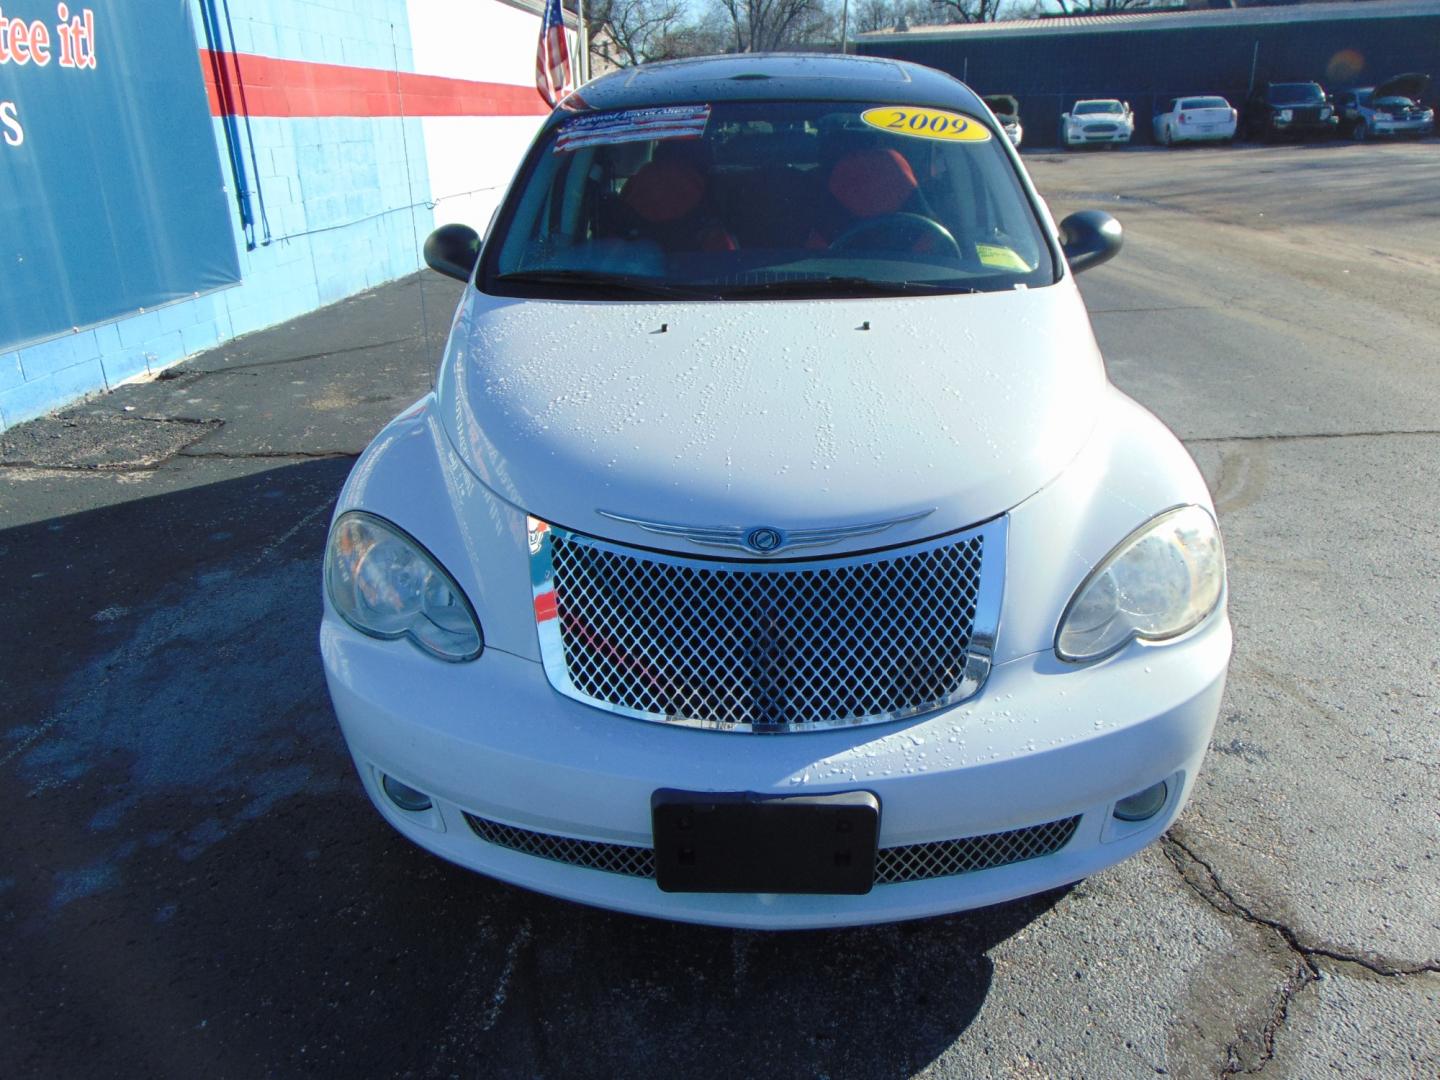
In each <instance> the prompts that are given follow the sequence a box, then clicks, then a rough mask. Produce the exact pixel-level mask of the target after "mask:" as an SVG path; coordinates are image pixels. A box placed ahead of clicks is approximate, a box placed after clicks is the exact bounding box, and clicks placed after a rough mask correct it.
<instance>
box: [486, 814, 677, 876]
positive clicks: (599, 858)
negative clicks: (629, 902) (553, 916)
mask: <svg viewBox="0 0 1440 1080" xmlns="http://www.w3.org/2000/svg"><path fill="white" fill-rule="evenodd" d="M465 820H466V821H467V822H468V823H469V825H470V828H471V830H472V831H473V832H474V833H475V835H476V836H478V837H480V839H481V840H484V841H486V842H487V843H490V844H494V845H495V846H496V847H503V848H509V849H510V850H511V851H520V852H523V853H524V854H526V855H534V856H536V857H537V858H541V859H550V860H552V861H553V862H561V863H566V864H568V865H570V866H588V867H589V868H590V869H591V870H605V871H608V872H609V873H611V874H626V875H628V876H630V877H648V878H653V877H654V876H655V852H654V851H652V850H651V849H650V848H648V847H631V846H630V845H628V844H607V843H605V842H604V841H602V840H576V839H575V838H574V837H570V836H554V835H552V834H551V833H542V832H532V831H530V830H529V829H517V828H516V827H515V826H513V825H502V824H500V823H499V822H498V821H490V820H488V819H487V818H482V817H476V816H474V815H473V814H466V815H465Z"/></svg>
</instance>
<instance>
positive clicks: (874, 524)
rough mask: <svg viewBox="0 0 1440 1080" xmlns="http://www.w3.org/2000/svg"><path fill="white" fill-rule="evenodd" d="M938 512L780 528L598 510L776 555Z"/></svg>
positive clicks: (667, 531)
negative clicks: (679, 521) (646, 517)
mask: <svg viewBox="0 0 1440 1080" xmlns="http://www.w3.org/2000/svg"><path fill="white" fill-rule="evenodd" d="M934 512H935V508H934V507H933V506H932V507H931V508H930V509H929V510H920V511H917V512H916V513H913V514H902V515H901V516H900V517H893V518H886V519H885V520H884V521H867V522H863V523H861V524H859V525H835V526H832V527H831V528H828V529H779V528H776V527H775V526H773V525H676V524H674V523H672V522H668V521H646V520H644V519H643V518H637V517H630V516H629V515H627V514H616V513H612V512H611V511H609V510H597V511H596V513H597V514H599V515H600V516H601V517H607V518H610V519H611V520H612V521H623V522H625V524H627V525H635V526H638V527H639V528H641V529H644V530H645V531H647V532H652V533H659V534H660V535H661V536H678V537H681V538H683V539H685V540H689V541H690V542H691V543H692V544H706V545H709V546H711V547H733V548H739V549H740V550H741V551H748V552H749V553H750V554H752V555H774V554H776V553H777V552H779V551H788V550H790V549H791V548H800V547H820V546H822V545H824V544H833V543H835V542H836V541H839V540H846V539H848V538H850V537H852V536H868V535H869V534H871V533H878V532H884V531H885V530H886V529H888V528H890V527H891V526H894V525H901V524H904V523H905V522H907V521H918V520H919V519H920V518H923V517H926V516H928V515H930V514H933V513H934Z"/></svg>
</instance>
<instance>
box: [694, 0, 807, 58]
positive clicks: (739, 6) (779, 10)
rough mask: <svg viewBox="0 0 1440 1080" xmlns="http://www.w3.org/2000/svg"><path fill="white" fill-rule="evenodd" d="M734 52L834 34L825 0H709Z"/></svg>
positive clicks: (773, 48)
mask: <svg viewBox="0 0 1440 1080" xmlns="http://www.w3.org/2000/svg"><path fill="white" fill-rule="evenodd" d="M711 2H712V3H713V4H714V6H715V8H716V9H717V10H718V11H719V12H720V13H721V14H722V15H723V16H724V18H725V20H726V22H727V23H728V27H729V30H730V37H731V42H730V44H731V48H732V51H734V52H770V51H772V50H775V49H783V48H785V47H787V46H792V45H803V44H808V43H810V42H814V41H819V40H822V39H824V38H825V37H826V36H827V35H829V36H830V37H831V38H832V39H833V36H834V32H833V29H832V27H831V24H832V23H833V21H834V20H833V18H832V16H831V13H830V12H829V11H828V10H827V9H826V7H825V4H824V0H711Z"/></svg>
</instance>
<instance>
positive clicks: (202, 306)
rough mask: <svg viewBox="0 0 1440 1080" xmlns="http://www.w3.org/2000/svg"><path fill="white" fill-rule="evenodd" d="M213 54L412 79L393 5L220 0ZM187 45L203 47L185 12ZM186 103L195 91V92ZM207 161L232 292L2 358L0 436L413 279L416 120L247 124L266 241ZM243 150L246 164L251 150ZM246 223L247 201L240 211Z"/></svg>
mask: <svg viewBox="0 0 1440 1080" xmlns="http://www.w3.org/2000/svg"><path fill="white" fill-rule="evenodd" d="M229 10H230V22H229V25H228V26H226V27H222V34H223V40H222V45H223V47H224V48H226V49H228V50H231V51H235V52H240V53H256V54H259V55H263V56H272V57H276V58H279V59H284V60H308V61H313V62H318V63H327V64H345V65H351V66H357V67H373V68H383V69H386V70H396V69H398V70H401V71H409V70H413V67H414V63H413V59H412V55H411V51H410V36H409V27H408V24H407V22H406V18H407V16H406V6H405V2H404V0H331V2H329V3H325V2H318V0H230V2H229ZM191 18H192V22H193V23H194V26H195V31H196V40H197V47H204V46H205V37H204V32H203V29H202V26H203V24H202V21H201V14H200V9H199V6H198V3H195V0H192V12H191ZM197 92H199V91H198V89H197ZM214 130H215V141H216V152H217V154H218V155H219V156H220V161H221V168H222V173H223V175H224V177H225V180H226V185H227V190H226V199H227V205H228V206H229V209H230V213H231V221H232V223H233V225H234V233H235V244H236V249H237V251H238V252H239V256H240V272H241V282H240V284H239V285H236V286H232V287H230V288H226V289H223V290H220V291H218V292H214V293H210V294H207V295H204V296H197V297H195V298H193V299H190V300H186V301H182V302H180V303H176V304H170V305H167V306H165V307H162V308H158V309H155V310H153V311H146V312H143V313H137V314H136V315H133V316H130V317H128V318H125V319H121V320H118V321H116V322H113V323H107V324H104V325H102V326H99V327H92V328H86V329H82V330H80V331H78V332H74V333H69V334H65V335H63V336H61V337H56V338H54V339H52V340H49V341H45V342H42V343H39V344H35V345H30V346H27V347H25V348H22V349H20V350H18V351H14V352H8V353H0V431H3V430H4V429H5V428H6V427H8V426H10V425H13V424H17V423H20V422H21V421H24V420H28V419H30V418H32V417H35V416H40V415H42V414H44V413H46V412H50V411H52V410H54V409H57V408H60V407H61V406H64V405H66V404H68V403H71V402H73V401H75V400H77V399H78V398H81V397H84V396H86V395H87V394H93V393H96V392H98V391H102V390H107V389H110V388H112V387H114V386H116V385H118V384H120V383H122V382H124V381H126V380H128V379H132V378H135V377H137V376H144V375H147V374H154V373H155V372H157V371H160V370H161V369H163V368H165V367H168V366H169V365H171V364H173V363H175V362H176V361H178V360H182V359H184V358H185V357H187V356H191V355H193V354H195V353H197V352H201V351H203V350H205V349H208V348H212V347H214V346H216V345H218V344H222V343H223V342H226V341H228V340H230V339H231V338H234V337H238V336H240V335H241V334H247V333H250V332H251V331H254V330H259V329H262V328H264V327H267V326H273V325H274V324H276V323H279V322H283V321H285V320H286V319H290V318H294V317H295V316H297V315H302V314H304V313H305V312H307V311H313V310H314V309H315V308H318V307H323V306H324V305H326V304H331V303H334V302H336V301H338V300H342V299H344V298H345V297H347V296H352V295H354V294H355V293H357V292H361V291H363V290H365V289H368V288H373V287H374V286H376V285H380V284H383V283H384V282H387V281H393V280H394V279H396V278H398V277H402V276H404V275H405V274H408V273H411V272H412V271H414V270H416V269H418V268H419V266H420V265H421V260H420V247H421V245H422V244H423V243H424V239H425V236H426V235H427V234H428V233H429V231H430V229H431V228H433V227H434V214H433V211H431V210H430V209H429V208H428V202H429V199H430V183H429V177H428V175H427V172H426V168H425V147H424V137H423V134H422V132H421V122H420V121H419V120H418V119H407V120H402V119H399V118H392V117H383V118H376V119H368V118H353V117H329V118H316V119H277V118H270V117H265V118H255V119H251V120H250V121H249V130H248V132H247V131H246V129H245V125H244V123H243V122H241V123H240V135H241V150H242V154H243V157H244V161H245V167H246V170H247V172H248V174H249V177H250V184H251V187H252V189H258V192H259V193H260V194H261V195H263V197H264V206H265V217H266V221H268V226H269V237H268V239H267V238H266V236H265V234H264V229H263V225H257V228H256V234H255V240H256V242H257V246H255V247H254V249H253V250H251V249H248V248H247V238H246V236H245V234H244V231H243V230H242V228H241V223H240V213H239V208H238V205H237V203H236V199H235V195H234V191H233V180H232V178H231V173H230V169H229V163H228V157H227V151H226V125H225V122H224V121H223V120H220V119H216V120H215V121H214ZM252 141H253V144H254V145H253V153H252V148H251V145H250V144H251V142H252ZM252 206H253V207H254V209H255V210H256V213H257V216H258V210H259V199H258V198H255V199H252Z"/></svg>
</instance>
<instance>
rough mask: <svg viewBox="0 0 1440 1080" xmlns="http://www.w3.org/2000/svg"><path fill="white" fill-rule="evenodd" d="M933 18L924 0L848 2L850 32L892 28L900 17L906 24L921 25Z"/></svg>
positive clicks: (863, 32) (861, 32)
mask: <svg viewBox="0 0 1440 1080" xmlns="http://www.w3.org/2000/svg"><path fill="white" fill-rule="evenodd" d="M934 18H935V16H933V15H932V14H930V11H929V4H927V3H925V0H851V4H850V32H851V33H852V34H868V33H870V32H871V31H874V30H893V29H895V27H896V26H898V25H900V22H901V20H902V19H903V20H904V22H905V25H907V26H921V25H924V24H925V23H927V22H930V21H932V20H933V19H934Z"/></svg>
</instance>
